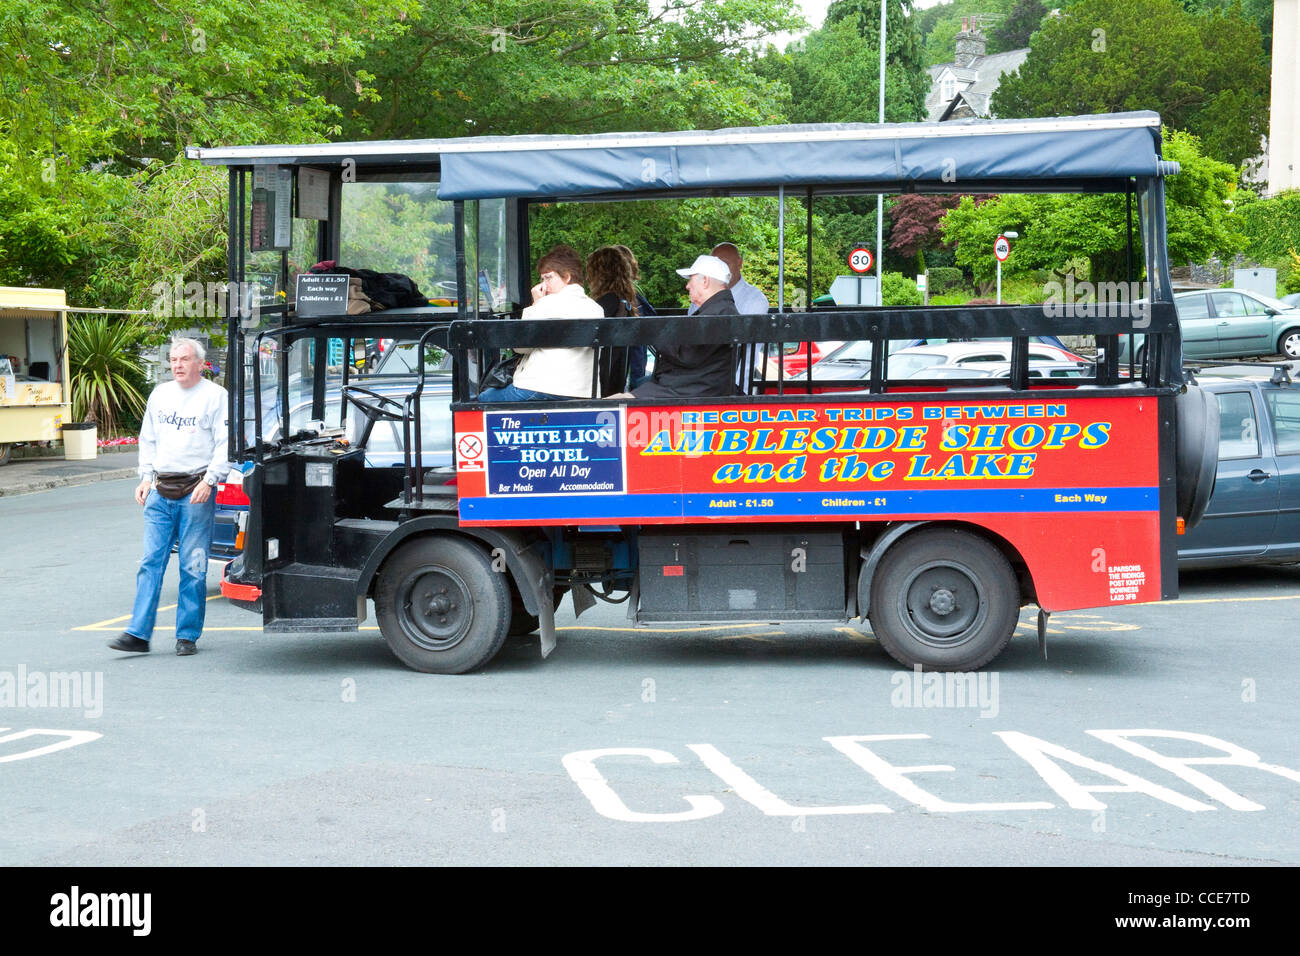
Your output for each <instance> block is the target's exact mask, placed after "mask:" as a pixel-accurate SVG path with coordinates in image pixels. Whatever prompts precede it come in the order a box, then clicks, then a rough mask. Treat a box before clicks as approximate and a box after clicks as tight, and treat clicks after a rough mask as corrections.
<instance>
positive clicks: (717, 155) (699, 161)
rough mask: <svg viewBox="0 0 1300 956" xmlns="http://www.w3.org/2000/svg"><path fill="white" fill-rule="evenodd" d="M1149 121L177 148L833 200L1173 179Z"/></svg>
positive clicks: (608, 186)
mask: <svg viewBox="0 0 1300 956" xmlns="http://www.w3.org/2000/svg"><path fill="white" fill-rule="evenodd" d="M1159 151H1160V117H1159V116H1158V115H1157V114H1156V113H1152V112H1137V113H1111V114H1105V115H1100V116H1063V117H1055V118H1052V119H1023V120H966V121H958V122H945V123H886V124H865V123H839V124H817V125H803V126H763V127H751V128H744V129H722V130H687V131H683V132H672V133H653V132H647V133H601V134H595V135H582V136H545V135H530V136H478V137H465V138H460V139H442V140H436V139H429V140H401V141H398V140H390V141H382V142H370V143H333V144H322V145H315V146H286V145H281V146H234V147H214V148H206V147H190V148H188V149H187V150H186V155H187V156H189V158H191V159H196V160H199V161H200V162H204V163H208V164H211V165H225V166H249V165H260V164H287V165H313V164H316V165H323V166H335V165H338V164H340V163H343V162H345V161H348V160H350V161H352V162H353V163H355V164H356V165H357V166H358V167H386V168H393V167H404V166H410V167H414V166H419V167H423V168H427V169H438V168H439V167H440V168H441V184H440V186H439V189H438V195H439V197H440V198H442V199H488V198H528V199H563V198H577V197H586V198H610V199H614V198H619V199H627V198H633V197H634V196H637V195H664V194H678V195H702V194H708V193H715V192H727V191H737V192H746V191H759V192H771V191H773V189H774V188H775V187H778V186H789V187H795V186H799V187H812V188H814V189H817V188H819V187H822V188H825V189H826V191H831V189H832V188H833V189H834V191H843V189H844V187H858V188H863V189H866V190H869V191H873V192H875V191H883V192H907V191H935V192H953V191H959V192H978V191H980V188H981V187H982V188H983V189H984V190H986V191H998V190H999V189H1005V188H1008V187H1011V186H1015V187H1017V190H1018V191H1028V190H1031V189H1041V190H1051V191H1075V190H1087V191H1095V190H1096V191H1114V190H1122V189H1124V188H1126V186H1127V183H1128V180H1129V178H1130V177H1137V178H1149V177H1155V176H1161V175H1168V174H1170V173H1172V172H1176V171H1177V165H1176V164H1174V163H1168V162H1163V161H1162V160H1161V159H1160V152H1159Z"/></svg>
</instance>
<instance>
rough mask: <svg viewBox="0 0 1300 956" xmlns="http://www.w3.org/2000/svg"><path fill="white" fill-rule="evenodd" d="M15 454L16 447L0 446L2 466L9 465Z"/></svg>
mask: <svg viewBox="0 0 1300 956" xmlns="http://www.w3.org/2000/svg"><path fill="white" fill-rule="evenodd" d="M13 453H14V446H13V445H10V444H8V443H7V442H6V443H3V444H0V465H7V464H9V459H10V457H11V456H12V455H13Z"/></svg>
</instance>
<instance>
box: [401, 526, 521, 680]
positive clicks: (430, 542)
mask: <svg viewBox="0 0 1300 956" xmlns="http://www.w3.org/2000/svg"><path fill="white" fill-rule="evenodd" d="M375 611H376V615H377V616H378V618H379V629H380V631H382V632H383V635H384V640H386V641H387V642H388V646H389V648H390V649H391V650H392V652H393V653H394V654H396V655H397V657H398V659H400V660H401V661H402V663H404V664H405V665H406V666H407V667H411V668H414V669H415V670H417V671H423V672H425V673H426V674H463V673H465V672H466V671H472V670H474V669H475V668H476V667H482V666H483V665H484V664H486V663H487V662H488V661H490V660H491V659H492V658H493V656H495V655H496V653H497V651H499V650H501V645H502V644H503V643H504V642H505V639H506V628H507V627H508V626H509V624H510V585H509V584H508V582H507V581H506V576H505V575H504V574H498V573H496V572H494V571H493V570H492V565H491V562H490V561H489V559H488V556H487V555H486V554H484V553H483V552H482V551H481V550H479V549H478V548H476V547H474V545H472V544H470V543H469V542H467V541H461V540H459V539H457V538H450V537H432V538H422V539H420V540H417V541H412V542H411V543H409V544H406V545H404V546H402V547H401V548H399V549H398V550H397V551H396V552H394V553H393V554H392V555H391V556H390V557H389V559H388V560H387V561H386V562H385V563H384V567H383V569H382V570H381V571H380V574H379V580H378V582H377V583H376V585H375Z"/></svg>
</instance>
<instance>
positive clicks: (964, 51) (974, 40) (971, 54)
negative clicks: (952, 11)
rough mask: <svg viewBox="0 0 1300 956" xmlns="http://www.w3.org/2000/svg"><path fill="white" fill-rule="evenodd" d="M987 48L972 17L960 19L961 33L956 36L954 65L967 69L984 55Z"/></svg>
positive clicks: (985, 41)
mask: <svg viewBox="0 0 1300 956" xmlns="http://www.w3.org/2000/svg"><path fill="white" fill-rule="evenodd" d="M987 48H988V41H987V40H986V39H985V37H984V34H983V33H981V32H980V28H979V25H978V23H977V21H976V20H975V18H974V17H962V18H961V32H960V33H958V34H957V55H956V57H955V59H954V65H956V66H960V67H968V66H970V65H971V64H972V63H974V62H975V60H977V59H978V58H979V57H982V56H983V55H984V51H985V50H986V49H987Z"/></svg>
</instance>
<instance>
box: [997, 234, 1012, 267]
mask: <svg viewBox="0 0 1300 956" xmlns="http://www.w3.org/2000/svg"><path fill="white" fill-rule="evenodd" d="M993 254H994V255H995V256H997V257H998V262H1006V261H1007V256H1009V255H1011V240H1009V239H1008V238H1007V237H1006V236H998V239H997V242H995V243H993Z"/></svg>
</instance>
